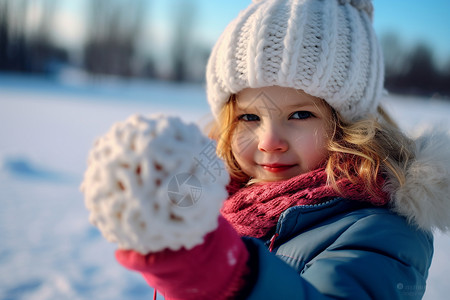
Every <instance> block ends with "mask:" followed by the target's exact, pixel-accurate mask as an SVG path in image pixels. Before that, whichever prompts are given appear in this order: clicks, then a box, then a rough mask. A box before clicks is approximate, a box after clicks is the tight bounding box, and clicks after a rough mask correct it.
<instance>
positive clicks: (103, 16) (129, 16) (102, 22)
mask: <svg viewBox="0 0 450 300" xmlns="http://www.w3.org/2000/svg"><path fill="white" fill-rule="evenodd" d="M145 7H146V1H145V0H114V1H112V0H91V2H90V8H89V16H88V23H89V26H88V34H89V36H88V39H87V42H86V46H85V50H84V62H85V67H86V69H87V70H88V71H90V72H92V73H94V74H117V75H120V76H124V77H129V76H132V75H134V71H133V61H134V58H135V55H136V52H137V39H138V38H139V37H140V33H141V28H142V22H143V17H144V13H145Z"/></svg>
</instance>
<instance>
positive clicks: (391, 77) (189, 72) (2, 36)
mask: <svg viewBox="0 0 450 300" xmlns="http://www.w3.org/2000/svg"><path fill="white" fill-rule="evenodd" d="M171 1H178V2H177V5H174V10H173V16H172V18H173V21H172V22H171V23H172V24H173V28H172V39H173V40H172V43H171V45H170V49H171V50H169V51H168V53H167V55H168V56H169V61H170V68H169V70H165V71H161V70H160V69H158V63H159V62H158V59H157V58H155V56H154V55H153V53H143V51H142V48H141V46H142V41H143V40H145V42H146V43H147V44H151V43H152V42H153V41H152V40H151V39H150V40H146V39H145V38H144V36H143V30H144V29H145V26H148V25H147V24H145V21H146V20H147V18H148V16H147V15H146V14H145V12H147V11H149V7H148V6H149V5H151V3H152V1H151V0H90V1H88V2H87V3H88V6H87V20H86V24H87V26H86V27H87V34H86V40H85V41H84V44H83V47H82V53H81V54H82V55H81V57H82V59H81V61H78V62H77V64H78V67H80V68H82V69H84V70H85V71H86V72H88V73H89V74H91V75H92V76H94V77H95V76H104V75H114V76H120V77H123V78H131V77H145V78H160V79H169V80H174V81H201V80H203V79H204V78H203V76H204V75H203V74H204V68H205V65H206V61H207V58H208V56H209V50H208V49H205V47H202V46H201V45H198V43H196V42H195V39H194V38H193V36H194V35H195V33H194V19H195V12H196V7H195V5H194V2H193V1H191V0H171ZM57 2H58V0H0V71H19V72H25V73H42V74H51V73H54V72H57V70H58V68H59V67H61V66H67V65H73V64H75V62H74V61H73V59H72V58H71V55H70V51H69V49H63V48H61V47H59V46H56V45H55V43H54V42H53V41H52V38H51V30H52V27H53V26H54V19H55V14H56V13H57V11H56V4H57ZM36 3H38V4H39V5H40V8H41V12H42V13H41V16H40V18H39V22H37V24H36V25H35V28H33V30H32V33H31V34H30V32H29V28H28V27H29V26H28V27H27V16H29V12H30V9H32V7H31V5H32V4H33V5H36ZM34 8H35V7H34ZM399 40H400V39H399V38H398V37H397V36H396V35H395V34H387V35H384V36H383V37H382V38H381V43H382V47H383V51H384V57H385V63H386V64H385V65H386V87H387V89H388V90H390V91H392V92H399V93H419V94H423V95H433V94H436V93H438V94H441V95H447V96H449V95H450V54H449V60H448V62H447V64H444V65H440V66H436V63H435V61H434V58H433V55H434V54H433V51H432V49H431V48H430V46H429V45H426V44H417V45H416V46H414V47H412V48H411V49H409V50H407V49H404V46H403V45H402V44H401V42H399Z"/></svg>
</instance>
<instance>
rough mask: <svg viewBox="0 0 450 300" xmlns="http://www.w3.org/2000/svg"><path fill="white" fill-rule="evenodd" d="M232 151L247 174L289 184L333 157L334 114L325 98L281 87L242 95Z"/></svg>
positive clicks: (237, 108) (264, 88)
mask: <svg viewBox="0 0 450 300" xmlns="http://www.w3.org/2000/svg"><path fill="white" fill-rule="evenodd" d="M235 113H236V114H235V115H236V118H237V126H236V129H235V131H234V132H233V134H232V137H231V149H232V151H233V154H234V157H235V158H236V161H237V162H238V164H239V166H240V167H241V168H242V171H243V172H244V173H245V174H247V175H248V176H250V177H252V178H254V179H257V180H261V181H278V180H284V179H289V178H291V177H294V176H296V175H299V174H302V173H306V172H308V171H311V170H314V169H315V168H317V167H318V166H319V165H320V164H321V163H322V162H323V161H324V160H325V159H326V158H327V157H328V150H327V148H326V146H327V141H328V133H329V129H328V128H329V125H328V124H329V120H330V118H331V111H330V108H329V107H328V105H327V104H325V103H324V101H322V100H321V99H319V98H316V97H313V96H311V95H308V94H306V93H304V92H303V91H300V90H295V89H292V88H283V87H279V86H271V87H263V88H256V89H254V88H248V89H244V90H242V91H241V92H240V93H238V94H237V99H236V112H235Z"/></svg>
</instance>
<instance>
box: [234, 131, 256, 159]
mask: <svg viewBox="0 0 450 300" xmlns="http://www.w3.org/2000/svg"><path fill="white" fill-rule="evenodd" d="M231 141H232V144H231V147H232V150H233V153H234V154H235V156H245V154H246V153H247V152H249V151H250V150H251V148H252V147H253V146H254V144H255V142H256V135H255V134H254V133H253V131H251V130H249V129H248V128H237V129H236V132H235V133H234V134H233V137H232V139H231Z"/></svg>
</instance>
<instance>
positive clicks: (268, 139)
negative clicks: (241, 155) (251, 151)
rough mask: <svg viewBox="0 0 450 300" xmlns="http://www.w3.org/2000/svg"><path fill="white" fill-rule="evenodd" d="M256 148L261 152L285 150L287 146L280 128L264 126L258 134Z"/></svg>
mask: <svg viewBox="0 0 450 300" xmlns="http://www.w3.org/2000/svg"><path fill="white" fill-rule="evenodd" d="M258 138H259V142H258V149H259V151H262V152H285V151H287V150H288V148H289V144H288V141H287V140H286V138H285V137H284V134H283V133H282V130H281V128H277V127H276V126H264V128H261V131H260V132H259V134H258Z"/></svg>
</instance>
